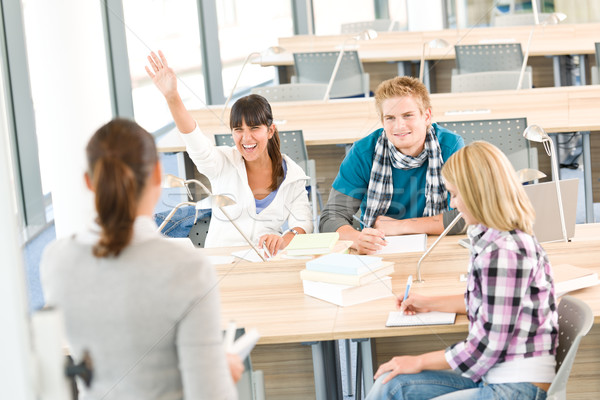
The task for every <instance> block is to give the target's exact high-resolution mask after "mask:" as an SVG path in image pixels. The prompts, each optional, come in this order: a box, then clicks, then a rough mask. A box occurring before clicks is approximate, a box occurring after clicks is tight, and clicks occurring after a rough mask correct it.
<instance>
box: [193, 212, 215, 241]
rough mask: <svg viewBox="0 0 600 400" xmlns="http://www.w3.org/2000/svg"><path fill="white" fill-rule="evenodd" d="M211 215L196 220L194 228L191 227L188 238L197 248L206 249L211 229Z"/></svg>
mask: <svg viewBox="0 0 600 400" xmlns="http://www.w3.org/2000/svg"><path fill="white" fill-rule="evenodd" d="M211 216H212V215H211V214H209V215H207V216H205V217H203V218H200V219H198V220H196V223H194V226H192V227H191V229H190V233H189V234H188V237H189V238H190V240H191V241H192V243H193V244H194V246H195V247H204V244H205V243H206V235H207V234H208V228H209V227H210V218H211Z"/></svg>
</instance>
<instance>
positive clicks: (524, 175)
mask: <svg viewBox="0 0 600 400" xmlns="http://www.w3.org/2000/svg"><path fill="white" fill-rule="evenodd" d="M517 177H518V178H519V181H520V182H521V183H525V182H531V181H537V180H538V179H542V178H545V177H546V174H545V173H543V172H542V171H538V170H537V169H533V168H523V169H520V170H518V171H517Z"/></svg>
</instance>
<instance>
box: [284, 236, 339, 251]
mask: <svg viewBox="0 0 600 400" xmlns="http://www.w3.org/2000/svg"><path fill="white" fill-rule="evenodd" d="M339 238H340V235H339V233H337V232H328V233H307V234H305V235H296V236H294V238H293V239H292V241H291V242H290V244H289V245H288V246H287V247H286V248H285V250H286V251H287V254H288V255H290V256H302V255H310V254H326V253H329V252H330V251H331V249H332V248H333V246H334V245H335V243H336V242H337V241H338V239H339Z"/></svg>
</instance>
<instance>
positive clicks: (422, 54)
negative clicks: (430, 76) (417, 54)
mask: <svg viewBox="0 0 600 400" xmlns="http://www.w3.org/2000/svg"><path fill="white" fill-rule="evenodd" d="M427 46H428V42H425V43H423V51H422V52H421V62H420V63H419V81H421V83H422V82H423V70H424V69H425V65H424V64H425V47H427Z"/></svg>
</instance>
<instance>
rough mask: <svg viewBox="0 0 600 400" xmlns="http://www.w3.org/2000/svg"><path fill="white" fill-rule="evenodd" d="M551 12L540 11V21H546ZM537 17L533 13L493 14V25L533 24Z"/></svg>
mask: <svg viewBox="0 0 600 400" xmlns="http://www.w3.org/2000/svg"><path fill="white" fill-rule="evenodd" d="M550 15H552V14H551V13H540V14H538V18H539V20H540V23H543V22H545V21H546V20H547V19H548V17H549V16H550ZM534 23H535V19H534V17H533V13H530V12H528V13H517V14H499V15H496V14H492V21H491V24H490V25H492V26H517V25H530V26H533V24H534Z"/></svg>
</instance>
